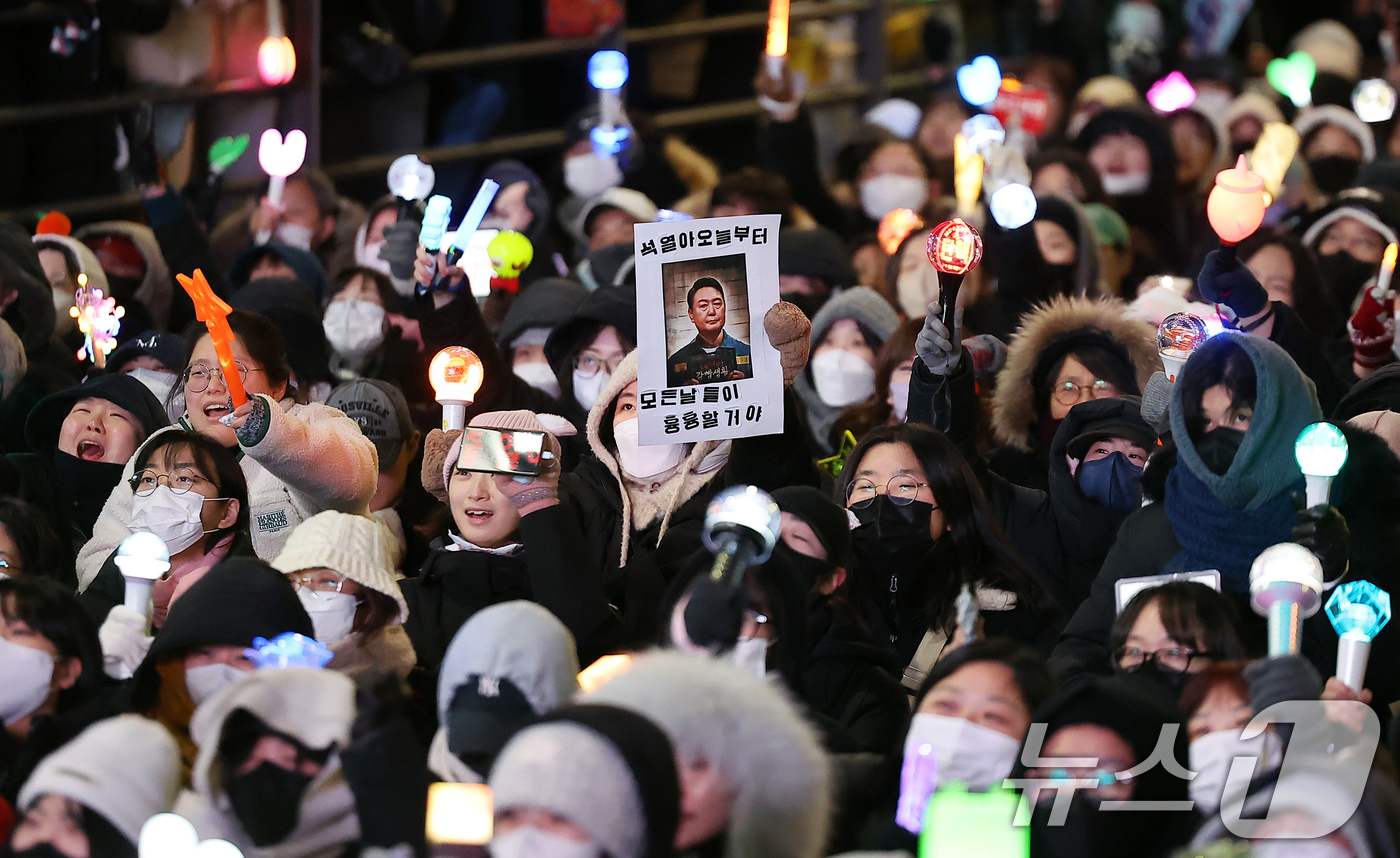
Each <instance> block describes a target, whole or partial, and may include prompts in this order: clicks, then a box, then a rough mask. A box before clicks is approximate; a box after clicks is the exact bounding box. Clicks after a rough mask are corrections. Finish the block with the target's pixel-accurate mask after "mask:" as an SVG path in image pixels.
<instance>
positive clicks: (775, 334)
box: [763, 301, 812, 387]
mask: <svg viewBox="0 0 1400 858" xmlns="http://www.w3.org/2000/svg"><path fill="white" fill-rule="evenodd" d="M763 331H764V333H766V334H768V342H769V343H772V345H773V348H775V349H777V350H778V355H779V358H780V359H781V361H782V364H783V386H784V387H786V386H788V385H789V384H792V380H793V379H795V378H797V374H798V373H799V372H801V371H802V368H803V367H804V366H806V365H807V355H808V353H809V352H810V351H811V348H812V323H811V321H810V320H809V319H808V318H807V317H806V315H804V314H803V312H802V311H801V310H799V309H797V305H796V304H791V303H789V302H787V301H779V302H778V303H776V304H774V305H773V306H772V307H770V308H769V310H768V312H767V313H766V314H764V316H763Z"/></svg>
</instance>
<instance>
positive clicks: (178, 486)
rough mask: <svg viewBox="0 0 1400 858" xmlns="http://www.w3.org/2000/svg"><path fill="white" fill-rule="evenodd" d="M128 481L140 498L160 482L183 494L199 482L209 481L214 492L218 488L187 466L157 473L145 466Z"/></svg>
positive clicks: (154, 488)
mask: <svg viewBox="0 0 1400 858" xmlns="http://www.w3.org/2000/svg"><path fill="white" fill-rule="evenodd" d="M128 482H129V484H130V485H131V490H132V491H133V492H135V493H136V496H137V497H141V498H143V497H146V496H147V495H149V494H150V493H151V492H153V491H155V490H156V486H158V485H160V484H161V483H162V482H163V483H165V486H166V488H168V489H170V491H172V492H174V493H175V494H177V495H182V494H185V493H186V492H188V491H190V490H191V489H193V488H194V487H195V484H196V483H199V482H205V483H209V485H211V486H214V491H216V492H217V491H218V490H219V487H218V486H217V485H215V484H214V482H213V481H212V480H207V479H205V478H204V477H201V476H200V475H199V474H196V473H195V472H194V471H192V470H190V469H189V468H177V469H176V470H175V473H173V474H158V473H156V472H155V471H154V470H152V469H151V468H147V469H146V470H144V471H141V472H140V473H137V474H135V475H133V476H132V478H131V479H130V480H129V481H128Z"/></svg>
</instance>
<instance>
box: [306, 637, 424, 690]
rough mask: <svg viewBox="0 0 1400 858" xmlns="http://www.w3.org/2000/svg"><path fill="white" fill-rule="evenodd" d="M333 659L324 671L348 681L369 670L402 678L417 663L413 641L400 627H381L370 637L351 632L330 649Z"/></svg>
mask: <svg viewBox="0 0 1400 858" xmlns="http://www.w3.org/2000/svg"><path fill="white" fill-rule="evenodd" d="M331 651H332V652H334V653H335V658H333V659H331V661H330V663H329V664H327V665H326V667H327V669H329V670H334V671H337V672H339V673H344V674H346V675H348V676H349V677H351V678H352V679H353V678H355V677H357V676H360V675H362V674H367V673H370V672H373V671H385V670H387V671H389V672H391V673H393V674H394V675H395V676H398V677H399V678H401V679H402V678H405V677H407V676H408V674H409V673H410V672H411V671H412V670H413V665H415V664H417V662H418V657H417V655H416V654H415V653H414V651H413V642H412V641H410V640H409V639H408V635H407V633H405V632H404V630H403V626H401V625H392V626H385V627H384V628H382V629H380V630H379V631H377V632H374V633H373V634H370V635H366V634H365V633H364V632H351V633H350V634H349V635H347V636H346V637H345V638H343V639H341V640H340V641H338V642H337V643H336V644H335V645H334V646H332V647H331Z"/></svg>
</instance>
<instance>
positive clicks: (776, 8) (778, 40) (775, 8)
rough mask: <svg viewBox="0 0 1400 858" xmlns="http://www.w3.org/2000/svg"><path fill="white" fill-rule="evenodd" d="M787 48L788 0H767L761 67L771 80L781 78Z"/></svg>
mask: <svg viewBox="0 0 1400 858" xmlns="http://www.w3.org/2000/svg"><path fill="white" fill-rule="evenodd" d="M787 50H788V0H769V3H768V42H767V45H766V47H765V48H764V50H763V67H764V69H765V70H766V71H767V72H768V76H769V77H770V78H772V79H773V80H782V79H783V62H784V60H785V58H786V57H787Z"/></svg>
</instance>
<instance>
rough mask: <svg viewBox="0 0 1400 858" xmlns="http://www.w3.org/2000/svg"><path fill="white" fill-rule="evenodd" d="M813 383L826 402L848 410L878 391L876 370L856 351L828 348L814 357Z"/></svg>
mask: <svg viewBox="0 0 1400 858" xmlns="http://www.w3.org/2000/svg"><path fill="white" fill-rule="evenodd" d="M812 381H813V383H814V384H816V387H817V396H819V397H821V400H822V402H825V403H826V404H827V405H830V406H831V407H833V408H845V407H846V406H848V405H855V404H856V403H857V402H860V401H861V400H862V399H865V398H867V397H869V396H870V395H871V394H872V393H874V392H875V367H873V366H871V365H870V364H868V363H866V362H865V359H864V358H862V357H861V356H860V355H858V354H856V353H854V352H848V351H846V350H845V349H826V350H825V351H823V352H822V353H821V354H818V355H817V356H816V357H814V358H812Z"/></svg>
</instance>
